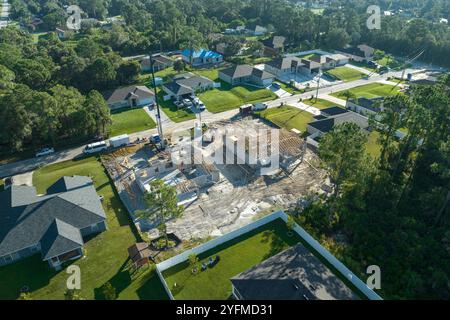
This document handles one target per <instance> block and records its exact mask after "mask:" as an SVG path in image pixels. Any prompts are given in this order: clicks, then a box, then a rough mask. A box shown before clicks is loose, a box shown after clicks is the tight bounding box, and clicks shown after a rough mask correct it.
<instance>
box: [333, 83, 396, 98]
mask: <svg viewBox="0 0 450 320" xmlns="http://www.w3.org/2000/svg"><path fill="white" fill-rule="evenodd" d="M343 92H344V91H340V92H335V93H332V94H331V95H332V96H334V97H337V98H342V96H341V94H342V93H343ZM350 92H352V93H353V94H354V95H355V96H356V97H357V98H361V97H364V98H369V99H370V98H376V97H386V96H391V95H394V94H396V93H398V92H399V88H398V87H397V88H394V86H391V85H389V84H383V83H378V82H375V83H370V84H365V85H363V86H359V87H355V88H352V89H350Z"/></svg>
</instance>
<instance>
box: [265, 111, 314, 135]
mask: <svg viewBox="0 0 450 320" xmlns="http://www.w3.org/2000/svg"><path fill="white" fill-rule="evenodd" d="M259 116H260V117H262V118H264V119H267V120H269V121H271V122H273V123H274V124H276V125H277V126H278V127H281V128H286V129H288V130H290V129H292V128H295V129H297V130H300V131H301V132H305V131H306V125H307V124H308V123H309V122H311V121H313V115H312V114H311V113H309V112H307V111H303V110H300V109H297V108H294V107H291V106H282V107H278V108H270V109H266V110H264V111H262V112H260V113H259Z"/></svg>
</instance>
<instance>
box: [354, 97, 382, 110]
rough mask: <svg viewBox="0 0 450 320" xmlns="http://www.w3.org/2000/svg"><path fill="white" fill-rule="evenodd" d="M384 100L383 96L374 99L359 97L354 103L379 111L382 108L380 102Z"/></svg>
mask: <svg viewBox="0 0 450 320" xmlns="http://www.w3.org/2000/svg"><path fill="white" fill-rule="evenodd" d="M383 100H384V98H383V97H377V98H372V99H368V98H364V97H361V98H358V100H357V101H356V102H355V101H354V103H356V104H357V105H359V106H361V107H363V108H366V109H368V110H371V111H374V112H378V111H379V110H380V105H379V104H380V102H382V101H383Z"/></svg>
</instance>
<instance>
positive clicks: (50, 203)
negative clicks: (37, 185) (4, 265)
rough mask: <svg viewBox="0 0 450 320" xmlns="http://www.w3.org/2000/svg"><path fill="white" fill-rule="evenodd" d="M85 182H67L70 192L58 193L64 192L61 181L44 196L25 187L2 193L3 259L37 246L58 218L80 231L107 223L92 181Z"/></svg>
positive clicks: (0, 245)
mask: <svg viewBox="0 0 450 320" xmlns="http://www.w3.org/2000/svg"><path fill="white" fill-rule="evenodd" d="M86 179H89V178H86V177H74V179H70V178H68V179H65V180H66V181H68V185H67V186H66V187H65V188H66V189H67V190H68V191H65V192H64V191H63V192H56V191H61V190H63V189H62V183H61V181H63V180H60V181H58V182H57V183H56V184H57V186H52V187H50V188H49V189H50V190H52V191H53V193H50V194H47V195H44V196H37V194H36V189H34V188H32V187H22V186H20V187H17V186H12V187H11V188H10V189H8V190H6V191H3V192H0V203H1V204H2V206H1V207H0V257H1V256H3V255H6V254H9V253H13V252H16V251H18V250H21V249H24V248H28V247H30V246H33V245H36V244H38V243H39V242H40V241H41V239H42V237H43V236H44V234H45V233H46V231H47V230H48V228H49V226H50V225H51V224H52V223H53V221H54V220H55V219H58V220H60V221H64V222H65V223H66V224H70V225H71V226H73V227H74V228H77V229H83V228H86V227H89V226H91V225H94V224H97V223H100V222H102V221H104V220H105V219H106V214H105V212H104V210H103V207H102V205H101V202H100V200H99V197H98V195H97V192H96V190H95V188H94V186H93V184H92V180H90V179H89V180H90V183H86V181H87V180H86ZM77 181H78V182H79V183H80V184H79V185H77V184H76V182H77Z"/></svg>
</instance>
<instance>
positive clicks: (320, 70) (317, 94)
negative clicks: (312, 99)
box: [316, 69, 322, 102]
mask: <svg viewBox="0 0 450 320" xmlns="http://www.w3.org/2000/svg"><path fill="white" fill-rule="evenodd" d="M318 76H319V78H318V79H317V90H316V102H317V99H318V98H319V87H320V78H321V77H322V69H319V73H318Z"/></svg>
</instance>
